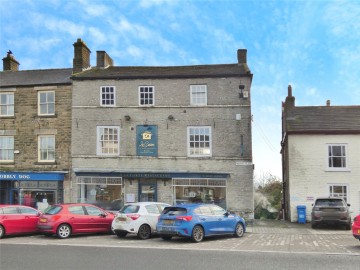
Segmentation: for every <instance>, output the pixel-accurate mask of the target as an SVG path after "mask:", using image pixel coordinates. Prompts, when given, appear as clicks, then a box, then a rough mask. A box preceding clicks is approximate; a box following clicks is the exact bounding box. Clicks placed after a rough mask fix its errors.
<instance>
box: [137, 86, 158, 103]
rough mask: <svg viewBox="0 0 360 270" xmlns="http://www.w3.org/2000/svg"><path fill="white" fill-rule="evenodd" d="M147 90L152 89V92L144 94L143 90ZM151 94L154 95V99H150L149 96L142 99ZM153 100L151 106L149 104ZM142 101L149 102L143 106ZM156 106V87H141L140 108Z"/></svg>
mask: <svg viewBox="0 0 360 270" xmlns="http://www.w3.org/2000/svg"><path fill="white" fill-rule="evenodd" d="M143 89H144V90H145V89H148V90H150V89H151V92H150V91H148V92H142V90H143ZM149 93H150V94H151V95H152V97H151V98H150V97H149V96H147V97H142V94H144V95H145V94H148V95H149ZM150 100H151V104H150V103H149V101H150ZM142 101H148V103H147V104H143V103H142ZM154 105H155V87H154V86H151V85H141V86H139V106H144V107H146V106H154Z"/></svg>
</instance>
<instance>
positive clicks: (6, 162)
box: [0, 161, 15, 165]
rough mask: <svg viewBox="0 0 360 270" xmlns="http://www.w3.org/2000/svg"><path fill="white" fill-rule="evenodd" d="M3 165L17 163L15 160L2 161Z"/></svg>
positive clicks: (0, 162)
mask: <svg viewBox="0 0 360 270" xmlns="http://www.w3.org/2000/svg"><path fill="white" fill-rule="evenodd" d="M0 164H1V165H15V161H0Z"/></svg>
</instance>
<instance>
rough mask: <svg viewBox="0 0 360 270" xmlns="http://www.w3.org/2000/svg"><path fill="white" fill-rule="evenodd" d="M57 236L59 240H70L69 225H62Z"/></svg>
mask: <svg viewBox="0 0 360 270" xmlns="http://www.w3.org/2000/svg"><path fill="white" fill-rule="evenodd" d="M56 235H57V236H58V237H59V238H63V239H64V238H68V237H69V236H70V235H71V228H70V226H69V225H67V224H61V225H60V226H59V227H58V228H57V231H56Z"/></svg>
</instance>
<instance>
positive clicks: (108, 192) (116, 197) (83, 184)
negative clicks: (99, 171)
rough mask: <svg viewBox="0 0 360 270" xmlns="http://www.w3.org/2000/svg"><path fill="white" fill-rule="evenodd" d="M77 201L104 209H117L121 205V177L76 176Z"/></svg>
mask: <svg viewBox="0 0 360 270" xmlns="http://www.w3.org/2000/svg"><path fill="white" fill-rule="evenodd" d="M77 184H78V202H81V203H90V204H93V205H96V206H98V207H101V208H102V209H105V210H112V211H119V210H120V208H121V207H122V206H123V199H122V197H121V196H122V195H121V192H122V178H121V177H92V176H79V177H77Z"/></svg>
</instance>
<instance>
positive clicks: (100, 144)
mask: <svg viewBox="0 0 360 270" xmlns="http://www.w3.org/2000/svg"><path fill="white" fill-rule="evenodd" d="M106 129H108V130H110V129H111V130H116V131H117V139H116V140H109V139H108V140H105V139H102V136H103V135H104V131H105V130H106ZM96 133H97V137H96V144H97V145H96V154H97V155H99V156H119V155H120V127H119V126H98V127H97V129H96ZM112 135H114V133H113V134H112ZM103 143H107V144H109V145H110V144H111V143H113V144H115V143H117V146H116V147H112V149H113V152H112V153H109V152H108V153H107V152H104V150H103V149H105V148H106V147H103ZM107 148H109V149H110V147H107Z"/></svg>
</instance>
